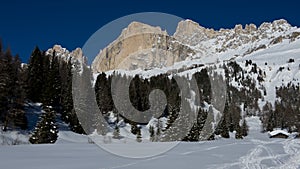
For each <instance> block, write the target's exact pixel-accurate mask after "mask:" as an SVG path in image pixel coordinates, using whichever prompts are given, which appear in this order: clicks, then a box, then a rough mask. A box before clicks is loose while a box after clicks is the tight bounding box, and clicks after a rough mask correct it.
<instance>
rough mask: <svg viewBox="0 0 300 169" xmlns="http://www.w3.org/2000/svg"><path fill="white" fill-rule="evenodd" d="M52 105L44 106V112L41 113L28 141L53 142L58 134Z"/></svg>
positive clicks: (36, 142)
mask: <svg viewBox="0 0 300 169" xmlns="http://www.w3.org/2000/svg"><path fill="white" fill-rule="evenodd" d="M55 114H56V113H55V111H54V110H53V108H52V107H50V106H46V107H45V108H44V113H43V114H42V115H41V120H40V122H39V123H38V124H37V126H36V128H35V131H34V132H33V134H32V136H31V137H30V139H29V141H30V142H31V143H32V144H43V143H55V141H56V139H57V137H58V135H57V133H58V129H57V126H56V124H55V123H56V121H55V118H56V115H55Z"/></svg>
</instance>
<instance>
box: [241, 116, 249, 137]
mask: <svg viewBox="0 0 300 169" xmlns="http://www.w3.org/2000/svg"><path fill="white" fill-rule="evenodd" d="M241 130H242V131H241V133H242V136H247V135H248V130H249V129H248V125H247V123H246V120H245V119H244V120H243V124H242V129H241Z"/></svg>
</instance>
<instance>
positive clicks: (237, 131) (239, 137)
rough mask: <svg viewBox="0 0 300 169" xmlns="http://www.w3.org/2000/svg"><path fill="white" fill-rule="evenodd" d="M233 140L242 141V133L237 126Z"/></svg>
mask: <svg viewBox="0 0 300 169" xmlns="http://www.w3.org/2000/svg"><path fill="white" fill-rule="evenodd" d="M235 138H236V139H243V132H242V128H241V127H240V126H238V127H237V129H236V133H235Z"/></svg>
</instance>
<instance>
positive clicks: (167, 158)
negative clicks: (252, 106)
mask: <svg viewBox="0 0 300 169" xmlns="http://www.w3.org/2000/svg"><path fill="white" fill-rule="evenodd" d="M247 122H248V124H249V127H250V132H249V136H248V137H246V138H245V139H243V140H235V139H218V140H215V141H203V142H197V143H187V142H181V143H179V144H178V145H177V146H175V147H174V148H173V149H171V150H170V151H167V152H165V153H162V154H159V155H156V156H153V157H149V158H126V157H122V156H118V155H115V154H111V153H110V152H107V151H105V150H103V149H102V148H100V147H99V146H97V145H96V144H91V143H88V142H89V140H88V138H87V137H86V136H81V135H75V134H74V133H70V132H69V133H68V132H67V131H66V132H61V134H60V136H59V140H58V141H57V143H56V144H54V145H17V146H2V147H1V150H0V163H1V168H3V169H19V168H22V169H54V168H55V169H116V168H128V169H140V168H143V169H147V168H151V169H152V168H164V169H167V168H171V169H174V168H180V169H181V168H186V169H189V168H191V169H196V168H197V169H199V168H203V169H207V168H211V169H215V168H219V169H221V168H224V169H225V168H249V169H253V168H283V169H286V168H291V169H293V168H295V169H296V168H300V140H299V139H270V138H268V134H267V133H260V121H259V119H258V117H249V118H247ZM141 144H144V146H147V147H149V149H151V146H153V147H156V146H158V145H160V144H172V143H149V142H145V143H143V142H142V143H137V142H136V143H134V142H128V143H123V144H121V143H120V142H119V143H117V144H116V145H118V146H119V147H120V149H122V151H127V152H130V151H139V149H138V148H135V147H136V146H135V145H141Z"/></svg>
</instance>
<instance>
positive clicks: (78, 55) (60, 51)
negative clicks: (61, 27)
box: [46, 44, 87, 63]
mask: <svg viewBox="0 0 300 169" xmlns="http://www.w3.org/2000/svg"><path fill="white" fill-rule="evenodd" d="M46 53H47V54H49V55H53V54H54V53H55V55H56V56H58V57H60V58H61V59H63V60H65V61H68V60H69V59H70V58H71V59H72V61H76V60H77V61H79V62H81V63H87V59H86V57H85V56H84V55H83V52H82V49H81V48H76V49H74V50H73V51H71V52H70V51H69V50H67V49H66V48H63V47H62V46H61V45H58V44H55V45H54V46H53V47H52V48H50V49H48V50H47V51H46Z"/></svg>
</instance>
